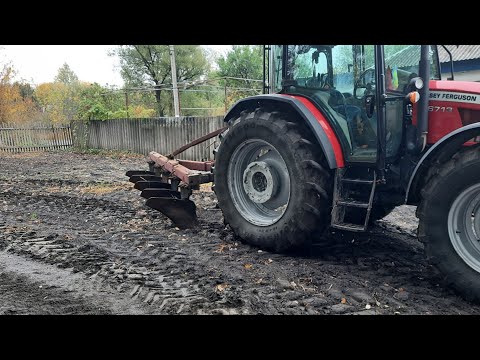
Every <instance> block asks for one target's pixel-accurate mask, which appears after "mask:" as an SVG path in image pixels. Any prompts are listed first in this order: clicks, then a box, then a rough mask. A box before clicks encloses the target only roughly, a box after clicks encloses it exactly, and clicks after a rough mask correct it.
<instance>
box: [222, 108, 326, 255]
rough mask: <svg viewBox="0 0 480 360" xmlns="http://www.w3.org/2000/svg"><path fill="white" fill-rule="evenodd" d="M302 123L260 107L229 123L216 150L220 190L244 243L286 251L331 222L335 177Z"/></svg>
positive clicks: (229, 219) (227, 216) (228, 218)
mask: <svg viewBox="0 0 480 360" xmlns="http://www.w3.org/2000/svg"><path fill="white" fill-rule="evenodd" d="M327 169H328V167H326V160H325V158H324V155H323V153H322V151H321V148H320V147H319V146H318V145H317V144H316V142H315V140H313V136H312V134H310V133H309V132H308V131H307V130H306V129H305V128H303V127H302V126H301V124H298V123H295V122H292V121H289V119H288V118H287V116H286V115H284V114H282V113H279V112H268V111H264V110H261V109H257V110H255V111H252V112H244V113H242V114H241V116H240V117H239V118H237V119H234V120H231V121H230V122H229V129H228V131H227V132H226V134H225V136H224V137H223V138H222V140H221V144H220V146H219V148H218V150H217V151H216V155H215V167H214V175H215V187H214V190H215V193H216V195H217V198H218V204H219V206H220V208H221V209H222V211H223V216H224V219H225V222H226V223H228V224H229V225H230V227H231V228H232V229H233V231H234V232H235V234H236V235H238V236H239V237H240V238H241V239H242V240H244V241H245V242H247V243H249V244H252V245H255V246H258V247H260V248H264V249H267V250H272V251H277V252H283V251H287V250H293V249H295V248H299V247H303V246H306V245H308V244H309V243H310V241H311V240H312V235H314V233H317V232H321V231H323V230H324V229H325V227H326V226H327V225H328V224H329V221H330V210H331V194H332V188H333V183H332V176H331V173H330V170H327Z"/></svg>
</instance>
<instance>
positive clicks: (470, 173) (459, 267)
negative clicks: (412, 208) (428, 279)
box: [417, 147, 480, 302]
mask: <svg viewBox="0 0 480 360" xmlns="http://www.w3.org/2000/svg"><path fill="white" fill-rule="evenodd" d="M435 173H436V175H434V176H432V177H431V179H430V181H429V182H428V184H426V186H425V187H424V189H423V190H422V193H421V195H422V202H421V204H420V206H419V208H418V210H417V215H418V217H419V228H418V235H419V239H420V240H421V241H422V242H424V244H425V250H426V253H427V256H428V257H429V260H430V261H431V263H432V264H433V265H435V266H436V267H437V268H438V269H439V270H440V271H441V272H442V273H443V275H444V280H445V282H446V283H447V285H450V286H451V287H452V288H453V289H455V290H457V291H458V292H459V293H461V294H462V295H463V296H464V297H465V298H467V299H468V300H473V301H476V302H479V301H480V148H478V147H477V148H471V149H467V150H464V151H461V152H459V153H457V154H456V155H455V156H454V157H453V158H452V159H451V160H449V161H448V162H447V163H445V164H443V165H439V169H438V170H437V171H435Z"/></svg>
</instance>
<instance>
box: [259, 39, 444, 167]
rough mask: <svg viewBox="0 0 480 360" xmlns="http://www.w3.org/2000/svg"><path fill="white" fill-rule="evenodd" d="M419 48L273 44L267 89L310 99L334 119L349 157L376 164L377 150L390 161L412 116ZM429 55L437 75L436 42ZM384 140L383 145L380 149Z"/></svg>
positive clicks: (433, 74) (433, 75)
mask: <svg viewBox="0 0 480 360" xmlns="http://www.w3.org/2000/svg"><path fill="white" fill-rule="evenodd" d="M420 48H421V46H420V45H378V46H374V45H273V46H271V47H270V48H269V49H270V56H269V62H270V67H269V68H270V69H269V74H268V75H269V76H268V77H269V81H268V90H269V92H270V93H280V94H288V95H294V96H295V95H298V96H302V97H306V98H308V99H309V100H310V101H311V102H312V103H314V104H315V105H316V107H317V108H318V109H319V110H320V112H321V113H322V115H323V116H324V117H325V118H326V119H327V121H328V122H329V123H330V124H331V125H332V127H333V130H334V131H335V134H336V136H337V137H338V140H339V142H340V144H341V147H342V150H343V154H344V157H345V161H346V162H347V163H350V164H352V163H354V164H355V163H357V164H358V163H364V164H376V163H377V162H378V156H379V155H381V157H382V158H385V159H386V161H387V162H392V161H393V160H394V159H395V158H396V157H397V155H399V152H400V150H401V144H402V140H403V139H404V131H405V129H406V127H405V121H403V119H405V118H407V122H408V118H409V117H410V118H411V111H412V106H411V104H409V103H406V102H405V95H407V94H408V93H409V92H410V91H412V90H415V89H414V88H413V87H412V79H418V77H419V62H420V54H421V52H420ZM428 61H429V64H430V78H431V79H440V72H439V63H438V55H437V49H436V47H435V46H430V47H429V53H428ZM379 70H381V71H379ZM380 77H381V79H380V80H379V78H380ZM377 84H381V86H377ZM385 95H386V97H385ZM380 119H381V120H382V122H383V123H384V124H385V131H384V136H382V137H384V138H379V136H378V134H379V131H378V129H379V125H380V127H381V125H382V124H379V120H380ZM380 133H383V130H382V128H380ZM382 144H385V145H384V151H379V145H380V147H382Z"/></svg>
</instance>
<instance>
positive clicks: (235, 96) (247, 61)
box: [217, 45, 263, 108]
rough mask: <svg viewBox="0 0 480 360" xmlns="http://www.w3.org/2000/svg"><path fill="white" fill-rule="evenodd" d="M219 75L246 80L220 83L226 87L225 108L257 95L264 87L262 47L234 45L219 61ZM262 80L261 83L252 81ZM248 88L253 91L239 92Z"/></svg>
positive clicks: (229, 80)
mask: <svg viewBox="0 0 480 360" xmlns="http://www.w3.org/2000/svg"><path fill="white" fill-rule="evenodd" d="M217 65H218V75H219V76H221V77H234V78H241V79H246V80H234V79H226V80H221V81H220V82H219V84H220V85H223V86H225V87H226V89H225V90H226V91H225V92H226V94H225V95H226V96H225V107H227V108H228V107H230V106H231V105H232V104H233V103H234V102H236V101H237V100H239V99H241V98H244V97H246V96H250V95H255V94H256V93H258V92H259V89H261V87H262V81H261V80H262V79H263V51H262V46H261V45H233V46H232V50H230V51H229V52H228V53H227V54H226V55H225V56H220V57H219V58H218V61H217ZM247 79H253V80H260V81H252V80H247ZM237 88H247V89H252V90H253V91H252V90H248V91H246V90H239V89H237Z"/></svg>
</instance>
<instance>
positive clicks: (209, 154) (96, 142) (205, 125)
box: [72, 116, 225, 161]
mask: <svg viewBox="0 0 480 360" xmlns="http://www.w3.org/2000/svg"><path fill="white" fill-rule="evenodd" d="M223 126H225V125H224V123H223V116H217V117H179V118H156V119H115V120H104V121H101V120H91V121H74V122H72V130H73V135H74V145H75V147H79V148H91V149H108V150H123V151H131V152H135V153H140V154H145V155H147V154H148V153H149V152H150V151H152V150H154V151H157V152H159V153H161V154H169V153H171V152H172V151H173V150H175V149H177V148H179V147H181V146H183V145H185V144H187V143H189V142H191V141H193V140H195V139H196V138H199V137H201V136H203V135H206V134H208V133H210V132H212V131H215V130H217V129H220V128H221V127H223ZM217 144H218V138H213V139H211V140H208V141H206V142H204V143H202V144H200V145H197V146H195V147H192V148H190V149H188V150H187V151H185V152H184V153H182V154H181V155H179V158H181V159H185V160H197V161H202V160H209V159H213V149H214V147H215V146H216V145H217Z"/></svg>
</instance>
